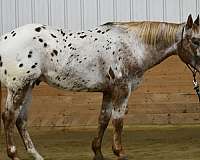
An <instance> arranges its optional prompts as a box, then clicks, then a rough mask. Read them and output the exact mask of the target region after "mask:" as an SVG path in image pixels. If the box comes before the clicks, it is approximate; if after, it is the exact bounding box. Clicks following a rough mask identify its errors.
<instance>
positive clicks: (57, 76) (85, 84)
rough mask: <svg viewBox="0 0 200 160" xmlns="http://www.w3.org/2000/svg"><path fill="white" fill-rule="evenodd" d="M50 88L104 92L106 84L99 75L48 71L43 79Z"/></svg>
mask: <svg viewBox="0 0 200 160" xmlns="http://www.w3.org/2000/svg"><path fill="white" fill-rule="evenodd" d="M43 80H44V81H45V82H46V83H47V84H49V85H50V86H53V87H56V88H60V89H64V90H69V91H102V90H103V88H104V82H103V80H102V79H101V78H99V77H98V76H97V75H95V74H93V75H87V74H86V73H79V72H74V71H73V72H70V71H68V72H66V71H65V72H61V73H57V72H55V71H48V72H47V73H45V74H44V79H43Z"/></svg>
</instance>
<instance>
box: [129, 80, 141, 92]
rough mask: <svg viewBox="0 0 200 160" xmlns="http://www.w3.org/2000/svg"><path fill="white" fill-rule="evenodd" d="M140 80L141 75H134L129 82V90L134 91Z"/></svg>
mask: <svg viewBox="0 0 200 160" xmlns="http://www.w3.org/2000/svg"><path fill="white" fill-rule="evenodd" d="M141 82H142V77H134V78H133V80H132V82H131V90H132V91H134V90H135V89H137V88H138V86H139V85H140V84H141Z"/></svg>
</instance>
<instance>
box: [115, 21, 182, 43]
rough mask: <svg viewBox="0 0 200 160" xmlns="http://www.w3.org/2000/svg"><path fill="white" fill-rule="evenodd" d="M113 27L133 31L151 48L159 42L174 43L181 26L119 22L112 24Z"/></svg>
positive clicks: (145, 22) (160, 23) (146, 22)
mask: <svg viewBox="0 0 200 160" xmlns="http://www.w3.org/2000/svg"><path fill="white" fill-rule="evenodd" d="M113 25H117V26H122V28H125V29H126V30H128V31H133V32H134V33H135V34H136V35H137V36H138V37H139V38H141V40H142V41H143V42H144V43H146V44H149V45H152V46H156V45H157V44H158V43H160V42H163V43H165V45H169V44H172V43H174V42H175V41H176V38H177V37H176V36H177V32H179V31H181V29H182V25H181V24H176V23H165V22H150V21H144V22H119V23H113Z"/></svg>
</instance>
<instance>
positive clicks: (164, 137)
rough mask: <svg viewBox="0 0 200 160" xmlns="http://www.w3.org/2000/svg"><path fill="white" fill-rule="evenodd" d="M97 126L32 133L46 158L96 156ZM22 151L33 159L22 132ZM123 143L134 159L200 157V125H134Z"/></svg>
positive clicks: (106, 147)
mask: <svg viewBox="0 0 200 160" xmlns="http://www.w3.org/2000/svg"><path fill="white" fill-rule="evenodd" d="M95 131H96V130H95V129H92V128H90V129H81V130H78V129H70V130H64V129H61V128H56V129H47V128H45V129H44V128H43V129H41V128H40V129H38V128H32V129H31V130H30V134H31V135H32V138H33V141H34V142H35V145H36V148H37V149H38V150H39V152H40V153H41V154H42V155H43V156H44V158H45V160H92V157H93V153H92V151H91V147H90V146H91V140H92V138H93V136H94V135H95ZM15 139H16V143H17V147H18V153H19V155H20V157H21V159H23V160H29V159H30V160H31V158H30V157H29V156H28V155H27V153H26V151H25V149H24V147H23V145H22V142H21V140H20V138H19V136H16V138H15ZM111 142H112V131H111V129H109V130H108V131H107V132H106V135H105V138H104V142H103V153H104V156H105V157H106V158H107V159H108V160H113V159H116V158H115V156H113V154H112V151H111ZM123 143H124V146H125V149H126V152H127V154H128V156H129V159H130V160H161V159H162V160H199V159H200V126H192V125H191V126H145V127H143V126H135V127H134V126H133V127H127V128H125V129H124V133H123ZM0 144H1V146H0V154H1V157H0V159H1V160H8V158H7V157H6V154H5V143H4V141H3V137H1V139H0Z"/></svg>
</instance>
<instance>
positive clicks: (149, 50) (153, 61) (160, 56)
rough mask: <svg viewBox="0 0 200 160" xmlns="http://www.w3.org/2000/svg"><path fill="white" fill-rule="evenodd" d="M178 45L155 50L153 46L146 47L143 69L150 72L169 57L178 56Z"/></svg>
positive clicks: (174, 44) (173, 44)
mask: <svg viewBox="0 0 200 160" xmlns="http://www.w3.org/2000/svg"><path fill="white" fill-rule="evenodd" d="M176 49H177V45H176V43H172V44H171V46H168V47H163V48H160V49H157V48H154V47H152V46H145V53H144V59H143V68H144V70H145V71H146V70H148V69H150V68H152V67H154V66H156V65H157V64H160V63H161V62H162V61H164V60H165V59H167V58H168V57H170V56H172V55H175V54H176Z"/></svg>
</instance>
